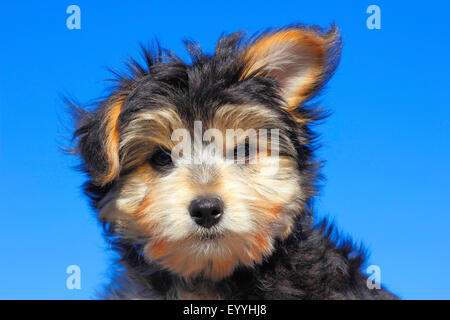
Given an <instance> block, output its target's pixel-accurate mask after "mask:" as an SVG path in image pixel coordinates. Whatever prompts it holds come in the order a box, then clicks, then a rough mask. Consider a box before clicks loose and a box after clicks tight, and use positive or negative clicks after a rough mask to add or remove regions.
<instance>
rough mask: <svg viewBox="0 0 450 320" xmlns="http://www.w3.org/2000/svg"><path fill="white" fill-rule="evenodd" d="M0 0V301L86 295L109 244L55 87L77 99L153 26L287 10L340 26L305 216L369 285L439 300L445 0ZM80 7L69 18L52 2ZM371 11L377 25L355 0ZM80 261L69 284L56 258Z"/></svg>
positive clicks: (177, 37) (442, 293)
mask: <svg viewBox="0 0 450 320" xmlns="http://www.w3.org/2000/svg"><path fill="white" fill-rule="evenodd" d="M23 3H24V4H20V3H19V2H17V1H16V2H13V1H8V2H5V3H4V4H3V5H2V10H1V11H0V48H1V49H0V182H1V183H0V227H1V232H0V298H2V299H89V298H92V297H94V295H95V292H96V290H99V289H101V286H102V284H104V283H106V282H107V280H108V272H109V268H108V266H109V261H110V259H111V258H112V256H111V254H109V253H108V251H107V247H108V245H107V244H106V243H105V242H104V240H103V239H102V237H101V228H100V227H99V225H98V224H97V222H96V220H95V218H94V214H93V213H92V212H91V210H90V209H89V207H88V205H87V201H86V199H85V198H84V197H83V195H82V191H81V189H80V185H81V184H82V182H83V176H82V175H81V174H80V173H78V172H76V171H75V170H73V166H74V165H76V164H77V161H76V160H75V159H72V158H70V157H68V156H66V155H63V154H62V153H61V152H60V151H58V149H57V146H58V145H60V144H61V142H64V140H63V139H62V138H61V134H62V135H64V134H67V131H65V129H64V127H63V126H62V125H61V123H67V115H66V114H65V112H64V107H63V105H62V103H61V101H60V100H59V94H61V93H63V94H70V95H72V96H75V97H77V98H78V99H79V100H80V101H83V102H89V101H90V100H92V99H94V98H96V97H98V96H100V95H101V94H102V90H103V89H104V88H105V84H104V82H103V81H102V80H103V79H105V78H108V77H109V74H108V72H107V71H106V68H105V67H121V63H122V62H123V61H124V60H125V59H126V58H127V56H128V55H131V56H136V55H137V52H138V50H139V46H138V42H144V43H147V42H149V41H151V40H153V39H154V38H155V37H156V38H158V39H159V40H160V41H161V42H162V44H163V45H164V46H166V47H169V48H171V49H172V50H174V51H175V52H176V53H178V54H179V55H181V56H186V55H185V54H184V53H183V48H182V46H181V40H182V39H184V38H186V37H189V38H193V39H196V40H198V41H199V42H200V44H201V45H202V46H203V48H204V49H205V50H207V51H210V50H212V48H213V47H214V45H215V42H216V40H217V39H218V37H219V35H220V34H221V33H222V32H233V31H236V30H248V31H249V32H250V33H253V32H256V31H258V30H262V29H265V28H267V27H274V26H284V25H287V24H289V23H293V22H302V23H306V24H318V25H320V26H328V25H329V24H330V23H331V22H333V21H334V22H335V23H336V24H337V25H338V26H339V27H340V29H341V32H342V35H343V39H344V49H343V55H342V61H341V65H340V67H339V68H338V71H337V73H336V75H335V77H334V78H333V79H332V80H331V82H330V84H329V86H328V88H327V90H326V91H325V93H324V95H323V96H322V97H321V103H322V105H324V106H326V107H327V108H329V109H330V110H331V111H332V116H331V117H330V118H329V119H328V120H327V121H326V122H325V123H324V124H323V125H320V126H319V127H317V130H318V131H319V132H320V133H321V135H322V142H323V144H324V146H323V148H322V149H321V150H320V156H321V157H322V158H323V159H325V160H326V161H327V163H326V166H325V168H324V174H325V175H326V177H327V182H326V184H325V186H324V188H323V191H322V195H321V196H320V198H319V199H318V200H317V206H318V214H319V216H329V217H331V218H332V219H334V221H335V222H336V224H337V225H338V227H339V229H340V230H342V231H343V232H345V233H346V234H348V235H351V236H353V237H354V239H355V240H356V241H362V242H364V243H365V244H366V246H367V247H368V248H369V249H370V251H371V252H372V254H371V257H370V260H369V264H376V265H378V266H380V268H381V272H382V279H381V280H382V283H383V284H384V285H386V286H387V287H388V288H389V289H391V290H392V291H394V292H395V293H397V294H398V295H399V296H400V297H402V298H406V299H450V277H449V276H448V274H449V271H450V250H449V246H450V237H449V228H450V204H449V196H450V170H449V169H450V139H449V138H450V130H449V129H450V108H449V107H450V106H449V101H450V93H449V88H450V86H449V74H450V64H449V62H448V59H449V57H450V50H449V49H450V44H449V39H450V28H449V26H448V16H449V15H450V2H448V1H444V0H436V1H432V2H431V1H375V0H374V1H350V0H347V1H331V0H330V1H298V0H297V1H286V2H285V1H274V2H261V1H234V0H233V1H220V2H217V3H213V2H200V1H192V2H187V1H181V2H178V1H171V2H161V1H158V2H156V1H95V2H94V1H74V2H68V1H29V2H26V4H25V2H23ZM71 4H76V5H78V6H79V7H80V8H81V30H68V29H67V27H66V19H67V17H68V14H66V8H67V7H68V6H69V5H71ZM371 4H377V5H378V6H380V8H381V29H380V30H369V29H368V28H367V27H366V19H367V17H368V14H367V13H366V8H367V7H368V6H369V5H371ZM73 264H75V265H78V266H80V268H81V275H82V277H81V290H68V289H67V288H66V278H67V276H68V275H67V274H66V272H65V271H66V268H67V266H69V265H73Z"/></svg>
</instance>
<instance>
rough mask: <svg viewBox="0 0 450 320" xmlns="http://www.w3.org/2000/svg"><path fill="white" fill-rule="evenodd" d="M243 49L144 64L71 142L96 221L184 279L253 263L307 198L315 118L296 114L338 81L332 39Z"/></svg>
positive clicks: (230, 40)
mask: <svg viewBox="0 0 450 320" xmlns="http://www.w3.org/2000/svg"><path fill="white" fill-rule="evenodd" d="M240 39H241V37H240V36H239V35H238V34H234V35H231V36H228V37H226V38H222V39H221V40H220V41H219V43H218V45H217V47H216V51H215V53H214V55H213V56H206V55H203V54H202V53H201V52H200V51H199V49H198V48H197V47H195V46H194V45H192V44H191V45H189V46H188V47H189V48H190V51H191V56H192V58H193V61H192V64H189V65H188V64H185V63H183V62H182V61H180V60H179V59H177V58H173V57H169V58H168V59H167V60H163V59H162V58H161V57H160V56H157V57H151V56H150V55H147V56H146V59H147V64H148V65H147V67H148V69H144V68H142V67H140V66H138V65H137V64H132V65H131V69H132V70H131V71H132V74H131V75H130V76H129V77H121V78H120V79H119V80H120V81H119V84H118V87H117V89H116V90H115V91H114V92H113V94H112V95H111V96H110V97H109V98H108V99H107V100H105V101H103V102H102V103H101V105H100V107H99V108H98V109H97V110H95V111H94V112H91V113H84V114H82V116H81V119H80V123H79V128H78V130H77V133H76V134H77V136H78V142H79V145H78V151H79V152H80V154H81V156H82V158H83V160H84V166H85V169H86V170H87V171H88V173H89V174H90V177H91V181H90V182H89V184H88V186H89V189H90V190H91V192H93V193H94V196H96V208H97V209H98V210H99V218H100V220H101V221H104V222H106V223H109V224H111V225H112V226H113V232H114V233H115V234H117V235H119V236H120V238H121V239H122V241H128V242H130V243H132V244H139V245H141V246H142V248H143V252H142V254H143V256H144V257H145V258H146V259H148V260H149V261H153V262H156V263H158V264H159V265H160V266H162V267H164V268H166V269H168V270H169V271H171V272H173V273H175V274H179V275H181V276H184V277H191V276H200V275H202V276H204V277H207V278H210V279H213V280H219V279H221V278H223V277H226V276H228V275H230V274H231V273H232V271H233V270H234V269H235V268H236V267H237V266H239V265H245V266H252V265H254V264H255V263H260V262H261V261H262V259H263V258H264V257H265V256H268V255H270V253H271V252H272V250H273V244H274V241H275V240H276V239H283V238H285V237H286V236H288V235H289V234H290V232H291V230H292V226H293V223H294V219H295V218H296V216H297V215H299V214H302V212H303V211H304V208H305V205H306V203H307V201H308V199H310V198H311V196H312V194H313V190H314V173H315V169H316V166H315V163H314V162H313V160H312V158H311V149H310V147H309V144H310V142H311V141H310V139H311V132H310V130H309V128H308V125H309V123H310V122H311V121H312V120H313V118H314V115H313V113H312V112H308V110H307V109H305V108H301V107H300V106H301V105H302V104H303V103H304V102H305V101H306V100H307V99H309V98H310V97H312V96H313V95H314V94H315V93H316V92H317V91H318V90H319V89H320V88H321V87H322V86H323V84H324V83H325V82H326V80H327V79H328V77H329V75H330V74H331V73H332V71H333V70H334V67H335V65H336V62H337V59H338V56H339V36H338V34H337V32H336V30H335V29H332V30H331V31H330V32H328V33H323V32H320V31H318V30H315V29H311V28H303V27H295V28H289V29H282V30H279V31H273V32H267V33H264V34H262V35H261V36H259V37H258V38H256V39H255V40H253V41H250V42H248V43H246V44H240V42H239V41H240ZM92 190H96V191H92Z"/></svg>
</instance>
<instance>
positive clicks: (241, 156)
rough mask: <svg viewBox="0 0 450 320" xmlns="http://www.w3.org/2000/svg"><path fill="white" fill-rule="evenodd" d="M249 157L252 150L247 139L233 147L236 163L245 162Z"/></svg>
mask: <svg viewBox="0 0 450 320" xmlns="http://www.w3.org/2000/svg"><path fill="white" fill-rule="evenodd" d="M250 157H252V150H251V149H250V144H249V142H248V141H245V143H244V144H240V145H238V146H237V147H236V148H235V149H234V159H235V160H237V162H238V163H247V162H248V161H249V158H250Z"/></svg>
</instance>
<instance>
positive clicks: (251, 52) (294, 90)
mask: <svg viewBox="0 0 450 320" xmlns="http://www.w3.org/2000/svg"><path fill="white" fill-rule="evenodd" d="M337 36H338V32H337V30H336V29H332V30H331V31H330V32H329V33H328V34H321V33H318V32H316V31H315V30H312V29H306V28H305V29H302V30H299V29H290V30H289V29H288V30H281V31H277V32H272V33H269V34H267V35H264V36H262V37H261V38H259V39H258V40H257V41H256V42H255V43H253V44H252V45H251V46H250V47H249V48H248V50H247V51H246V52H245V54H244V56H243V63H244V64H245V65H246V72H245V73H244V76H243V78H245V77H247V76H249V75H252V74H258V73H262V72H263V73H265V74H266V75H267V76H269V77H272V78H274V79H276V80H278V81H279V82H280V85H281V87H282V92H281V94H282V96H283V97H284V98H285V100H286V102H287V105H286V109H287V111H289V112H293V111H294V110H295V109H296V108H297V107H298V105H299V104H302V103H303V102H304V101H305V100H307V99H308V97H309V96H310V95H312V94H313V93H314V88H315V86H316V84H317V83H319V82H320V81H321V80H322V76H323V74H324V73H325V69H326V67H327V61H326V58H327V56H326V53H327V50H328V48H329V47H330V46H331V44H332V43H333V41H335V38H336V37H337ZM297 120H299V121H303V120H305V119H301V118H298V119H297Z"/></svg>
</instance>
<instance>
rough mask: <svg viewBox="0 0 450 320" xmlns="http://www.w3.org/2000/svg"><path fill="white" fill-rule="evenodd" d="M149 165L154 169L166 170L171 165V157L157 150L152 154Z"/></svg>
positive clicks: (165, 151) (164, 151)
mask: <svg viewBox="0 0 450 320" xmlns="http://www.w3.org/2000/svg"><path fill="white" fill-rule="evenodd" d="M150 164H151V165H152V166H153V167H154V168H156V169H160V168H166V167H168V166H170V165H172V156H171V155H170V152H169V151H167V150H165V149H162V148H159V149H157V150H156V151H154V152H153V153H152V155H151V157H150Z"/></svg>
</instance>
